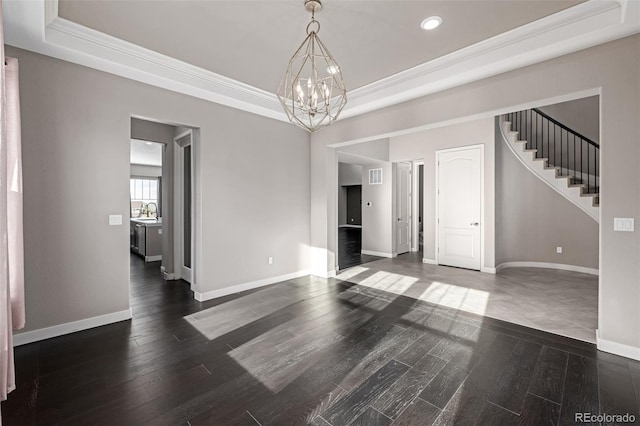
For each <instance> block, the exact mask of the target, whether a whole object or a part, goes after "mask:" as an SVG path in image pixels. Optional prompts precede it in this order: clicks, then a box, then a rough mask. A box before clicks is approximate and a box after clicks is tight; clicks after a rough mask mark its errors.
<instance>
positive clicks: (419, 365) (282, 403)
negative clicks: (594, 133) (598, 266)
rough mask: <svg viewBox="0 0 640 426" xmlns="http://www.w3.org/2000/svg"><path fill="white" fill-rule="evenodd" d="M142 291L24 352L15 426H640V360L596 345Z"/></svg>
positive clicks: (8, 406)
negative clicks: (624, 424) (586, 421)
mask: <svg viewBox="0 0 640 426" xmlns="http://www.w3.org/2000/svg"><path fill="white" fill-rule="evenodd" d="M131 280H132V308H133V313H134V318H133V320H131V321H125V322H121V323H118V324H113V325H109V326H104V327H99V328H95V329H92V330H87V331H83V332H79V333H75V334H72V335H67V336H63V337H59V338H55V339H50V340H47V341H42V342H39V343H33V344H30V345H25V346H21V347H19V348H17V349H16V360H17V382H18V389H17V390H16V391H14V392H13V393H11V394H10V395H9V399H8V401H6V402H4V403H3V404H2V417H3V420H4V423H3V424H4V425H36V424H37V425H53V424H63V425H85V424H87V425H89V424H91V425H141V424H153V425H161V424H182V425H184V424H190V425H192V426H195V425H254V426H255V425H256V424H262V425H287V424H313V425H325V426H326V425H334V426H337V425H367V426H374V425H390V424H393V425H421V426H422V425H430V424H438V425H441V424H450V425H466V424H479V425H492V426H495V425H516V424H523V425H536V426H538V425H544V424H548V425H556V424H573V420H574V413H576V412H589V413H592V414H597V413H607V414H624V413H631V414H633V415H635V416H636V422H638V420H637V419H638V417H639V416H638V411H639V405H640V363H638V362H632V361H630V360H627V359H625V358H620V357H617V356H613V355H609V354H605V353H602V352H598V351H597V350H596V349H595V347H594V346H593V345H591V344H587V343H584V342H579V341H575V340H571V339H567V338H563V337H559V336H555V335H551V334H547V333H544V332H541V331H536V330H532V329H528V328H525V327H521V326H517V325H513V324H509V323H505V322H501V321H498V320H493V319H489V318H482V317H478V316H474V315H472V314H467V313H463V312H458V311H455V310H452V309H446V308H442V307H438V306H434V305H430V304H428V303H425V302H421V301H416V300H414V299H409V298H405V297H403V296H397V295H395V294H389V293H385V292H382V291H379V290H374V289H371V288H367V287H360V286H356V285H353V284H350V283H348V282H340V281H337V280H324V279H312V278H309V277H306V278H300V279H296V280H292V281H288V282H285V283H281V284H277V285H273V286H269V287H266V288H263V289H259V290H256V291H253V292H248V293H244V294H240V295H235V296H233V297H226V298H223V299H218V300H215V301H210V302H207V303H198V302H195V301H194V300H193V297H192V293H191V291H190V290H189V288H188V286H187V285H186V283H183V282H176V283H165V282H163V281H162V280H161V279H160V276H159V270H158V264H157V263H150V264H146V265H145V264H144V263H143V262H142V261H141V260H140V259H139V258H137V257H132V278H131ZM605 424H608V423H605ZM611 424H613V423H611Z"/></svg>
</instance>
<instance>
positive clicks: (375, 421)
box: [350, 407, 392, 426]
mask: <svg viewBox="0 0 640 426" xmlns="http://www.w3.org/2000/svg"><path fill="white" fill-rule="evenodd" d="M391 422H392V420H391V419H390V418H389V417H387V416H385V415H384V414H382V413H380V412H379V411H376V410H375V409H373V408H371V407H369V408H367V409H366V410H365V411H364V413H362V414H360V415H359V416H358V418H357V419H355V420H354V421H353V422H352V423H350V425H351V426H389V425H390V424H391Z"/></svg>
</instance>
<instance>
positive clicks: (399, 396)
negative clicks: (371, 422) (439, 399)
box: [372, 355, 446, 419]
mask: <svg viewBox="0 0 640 426" xmlns="http://www.w3.org/2000/svg"><path fill="white" fill-rule="evenodd" d="M427 361H428V362H429V364H430V366H427ZM445 364H446V361H444V360H442V359H440V358H436V357H433V356H431V355H425V361H424V362H423V369H422V370H418V369H416V368H413V369H411V370H410V371H408V372H407V374H405V375H404V376H402V377H401V378H400V379H398V381H397V382H395V383H394V384H393V385H391V386H390V387H389V388H388V389H387V390H386V391H385V392H384V393H383V394H382V395H381V396H380V397H379V398H378V399H377V400H376V401H375V402H374V403H373V404H372V406H373V407H374V408H376V409H377V410H379V411H380V412H382V413H383V414H384V415H385V416H387V417H390V418H392V419H395V418H397V417H398V416H399V415H400V413H402V412H403V411H404V410H405V408H407V407H408V406H409V405H410V404H411V402H412V401H413V400H414V399H415V398H416V397H417V396H418V395H419V394H420V393H421V392H422V390H423V389H424V388H425V387H427V385H428V384H429V382H430V381H431V379H433V378H434V377H435V376H436V375H437V374H438V372H440V370H442V368H443V367H444V365H445Z"/></svg>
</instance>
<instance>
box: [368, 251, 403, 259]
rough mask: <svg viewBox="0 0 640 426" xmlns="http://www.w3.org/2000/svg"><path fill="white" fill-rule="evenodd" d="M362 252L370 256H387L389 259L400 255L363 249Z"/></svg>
mask: <svg viewBox="0 0 640 426" xmlns="http://www.w3.org/2000/svg"><path fill="white" fill-rule="evenodd" d="M360 253H362V254H368V255H369V256H378V257H387V258H389V259H392V258H394V257H398V254H397V253H385V252H382V251H373V250H361V251H360Z"/></svg>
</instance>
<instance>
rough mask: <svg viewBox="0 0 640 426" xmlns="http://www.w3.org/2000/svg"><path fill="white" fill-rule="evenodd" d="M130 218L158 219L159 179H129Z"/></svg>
mask: <svg viewBox="0 0 640 426" xmlns="http://www.w3.org/2000/svg"><path fill="white" fill-rule="evenodd" d="M129 182H130V190H131V217H141V216H151V217H160V214H159V206H160V203H159V199H160V191H161V189H160V188H161V185H160V178H157V179H154V178H131V179H130V181H129Z"/></svg>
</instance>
